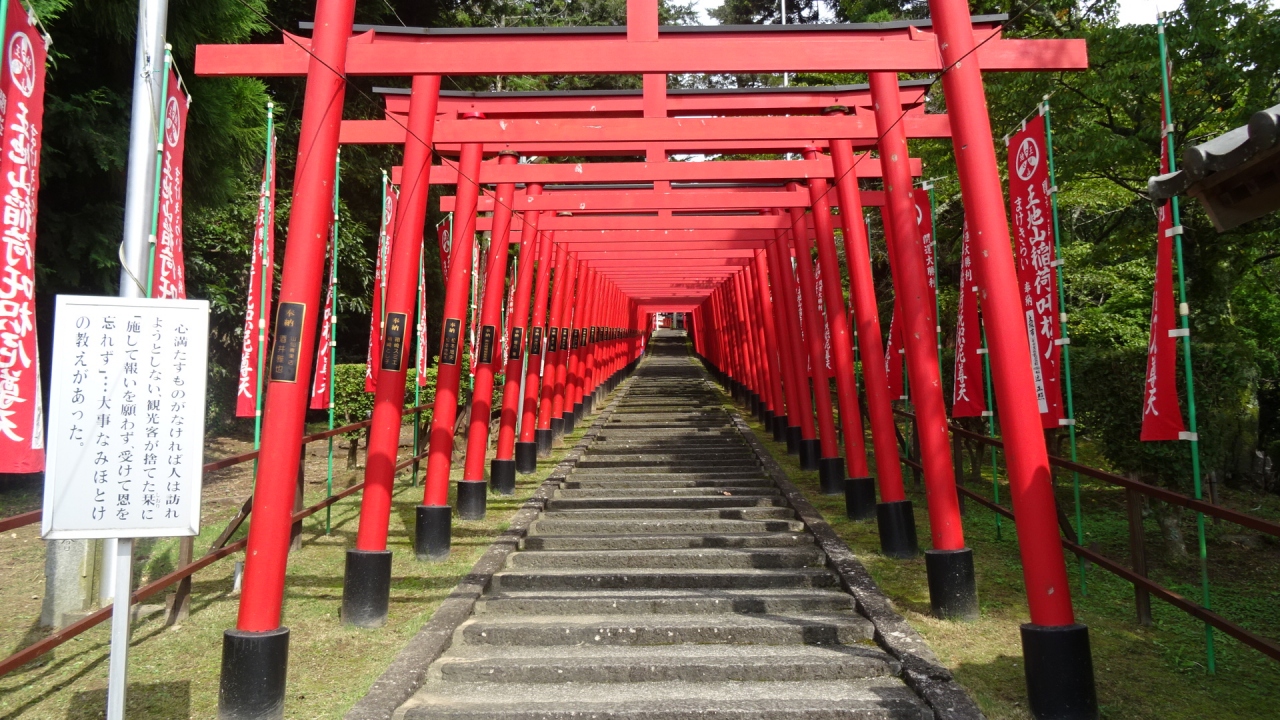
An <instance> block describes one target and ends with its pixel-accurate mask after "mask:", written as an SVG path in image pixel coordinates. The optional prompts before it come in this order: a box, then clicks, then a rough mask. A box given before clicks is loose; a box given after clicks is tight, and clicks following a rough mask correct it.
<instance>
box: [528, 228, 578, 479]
mask: <svg viewBox="0 0 1280 720" xmlns="http://www.w3.org/2000/svg"><path fill="white" fill-rule="evenodd" d="M569 265H570V262H569V253H568V251H567V250H566V248H565V246H564V245H560V246H559V247H557V248H556V264H555V281H554V282H555V286H554V289H553V290H552V293H551V311H550V314H549V315H548V317H547V323H548V327H547V332H546V335H547V348H546V351H545V353H546V354H545V357H544V358H543V361H542V392H541V393H540V399H539V402H538V429H537V432H536V433H535V441H536V442H537V444H538V456H539V457H547V456H549V455H550V454H551V445H552V443H553V442H554V441H555V438H556V436H557V435H559V434H560V432H562V431H563V430H564V419H563V418H559V417H554V416H553V414H552V396H553V395H554V394H555V386H556V365H557V364H558V363H559V358H560V327H559V326H560V319H561V316H562V315H563V312H564V304H565V303H564V296H565V294H566V292H565V286H566V285H567V284H568V282H569V280H568V274H569Z"/></svg>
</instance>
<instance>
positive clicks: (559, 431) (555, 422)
mask: <svg viewBox="0 0 1280 720" xmlns="http://www.w3.org/2000/svg"><path fill="white" fill-rule="evenodd" d="M551 437H552V438H553V439H554V438H559V437H564V416H563V415H561V416H560V417H553V418H551Z"/></svg>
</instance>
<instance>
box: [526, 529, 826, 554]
mask: <svg viewBox="0 0 1280 720" xmlns="http://www.w3.org/2000/svg"><path fill="white" fill-rule="evenodd" d="M801 545H813V536H812V535H810V534H808V533H800V532H795V533H793V532H758V533H738V534H727V533H718V534H707V533H703V534H697V535H535V536H530V537H526V538H524V539H523V540H521V541H520V549H521V550H668V549H681V548H773V547H797V546H801Z"/></svg>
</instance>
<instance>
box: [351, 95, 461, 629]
mask: <svg viewBox="0 0 1280 720" xmlns="http://www.w3.org/2000/svg"><path fill="white" fill-rule="evenodd" d="M413 90H414V93H413V97H412V99H411V104H410V108H409V121H408V124H409V127H408V133H407V134H406V137H405V146H404V171H403V173H402V176H401V182H400V188H401V193H400V207H399V208H398V211H397V212H396V226H395V228H394V230H393V233H394V234H393V243H392V246H391V259H390V262H389V265H388V267H387V300H386V318H387V321H386V329H385V331H384V336H383V339H382V353H381V358H382V360H381V366H380V368H379V371H380V374H379V375H378V386H377V389H376V391H375V393H374V400H373V418H372V422H371V424H370V427H369V442H368V452H367V456H368V458H367V461H366V463H365V473H364V482H365V487H364V493H363V494H362V496H361V498H360V527H359V530H358V532H357V534H356V546H355V547H354V548H352V549H349V550H347V556H346V568H345V572H344V576H343V584H342V622H344V623H346V624H349V625H357V626H359V627H381V626H382V624H383V623H385V622H386V619H387V603H388V602H389V600H390V596H391V551H389V550H387V531H388V524H389V523H390V520H391V491H392V484H393V482H394V481H395V466H396V451H397V449H398V448H399V445H400V425H401V422H402V414H403V408H404V383H405V375H406V374H407V370H408V362H407V360H406V357H407V356H408V352H409V347H410V346H411V344H412V343H410V342H406V340H408V339H409V338H411V337H412V335H411V334H410V333H411V331H410V328H412V327H413V325H414V323H413V312H414V306H415V305H416V303H417V299H418V297H417V295H418V265H419V258H420V255H421V253H422V230H423V224H424V223H425V222H426V217H427V195H428V193H429V190H430V183H429V182H428V181H429V175H430V172H431V146H430V142H431V133H432V130H433V126H434V125H435V117H436V105H437V102H438V101H439V98H440V76H439V75H419V76H416V77H414V79H413ZM415 452H416V449H415Z"/></svg>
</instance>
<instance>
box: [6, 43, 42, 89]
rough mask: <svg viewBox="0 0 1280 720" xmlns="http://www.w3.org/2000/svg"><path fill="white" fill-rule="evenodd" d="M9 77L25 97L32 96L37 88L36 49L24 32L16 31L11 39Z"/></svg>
mask: <svg viewBox="0 0 1280 720" xmlns="http://www.w3.org/2000/svg"><path fill="white" fill-rule="evenodd" d="M8 55H9V57H8V60H9V77H10V78H11V79H12V80H13V86H14V87H16V88H18V92H21V93H22V95H23V97H31V93H32V92H33V91H34V90H35V89H36V51H35V48H33V47H31V38H29V37H27V34H26V33H24V32H19V33H14V35H13V39H11V40H10V41H9V53H8Z"/></svg>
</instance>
